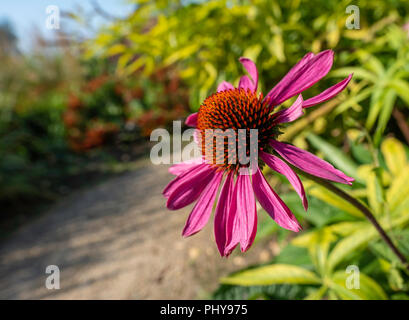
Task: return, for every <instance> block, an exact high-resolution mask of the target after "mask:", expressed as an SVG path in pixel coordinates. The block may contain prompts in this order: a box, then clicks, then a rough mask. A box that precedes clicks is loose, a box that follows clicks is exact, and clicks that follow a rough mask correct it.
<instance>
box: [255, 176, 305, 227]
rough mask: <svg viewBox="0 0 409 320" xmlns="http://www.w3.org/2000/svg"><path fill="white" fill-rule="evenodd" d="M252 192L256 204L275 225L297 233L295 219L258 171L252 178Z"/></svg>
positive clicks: (297, 224) (297, 225)
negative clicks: (258, 203) (254, 195)
mask: <svg viewBox="0 0 409 320" xmlns="http://www.w3.org/2000/svg"><path fill="white" fill-rule="evenodd" d="M252 180H253V190H254V193H255V194H256V197H257V200H258V202H260V204H261V206H262V207H263V208H264V210H266V211H267V213H268V214H269V215H270V216H271V218H273V220H274V221H275V222H277V224H278V225H279V226H281V227H283V228H285V229H288V230H292V231H295V232H298V231H299V230H300V229H301V226H300V224H299V223H298V221H297V219H296V218H295V216H294V215H293V213H292V212H291V210H290V209H289V208H288V207H287V205H286V204H285V203H284V201H283V200H281V198H280V197H279V196H278V195H277V194H276V193H275V192H274V190H273V189H272V188H271V186H270V185H269V184H268V182H267V181H266V179H265V178H264V176H263V174H262V173H261V171H260V169H257V172H256V173H255V174H254V175H253V176H252Z"/></svg>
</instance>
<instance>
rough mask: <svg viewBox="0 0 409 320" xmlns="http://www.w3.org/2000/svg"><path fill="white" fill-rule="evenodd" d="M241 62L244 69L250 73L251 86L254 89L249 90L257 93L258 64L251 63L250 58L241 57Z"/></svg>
mask: <svg viewBox="0 0 409 320" xmlns="http://www.w3.org/2000/svg"><path fill="white" fill-rule="evenodd" d="M239 61H240V62H241V64H242V65H243V67H244V68H245V69H246V70H247V72H248V73H249V75H250V77H251V80H252V81H251V84H252V87H250V88H249V89H250V90H252V91H254V92H255V91H257V86H258V71H257V67H256V64H255V63H254V62H253V61H251V60H250V59H248V58H244V57H241V58H240V59H239Z"/></svg>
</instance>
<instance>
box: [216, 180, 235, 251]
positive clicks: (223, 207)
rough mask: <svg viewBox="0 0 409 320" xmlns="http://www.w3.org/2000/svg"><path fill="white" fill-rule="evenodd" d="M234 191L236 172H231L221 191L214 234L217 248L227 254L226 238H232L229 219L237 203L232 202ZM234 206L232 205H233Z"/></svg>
mask: <svg viewBox="0 0 409 320" xmlns="http://www.w3.org/2000/svg"><path fill="white" fill-rule="evenodd" d="M233 192H234V174H233V172H230V173H229V174H228V175H227V177H226V180H225V181H224V183H223V186H222V189H221V191H220V196H219V201H218V202H217V206H216V212H215V216H214V235H215V238H216V244H217V248H218V249H219V252H220V255H221V256H223V257H224V256H225V248H226V240H227V238H229V239H231V238H232V237H231V234H229V235H228V234H227V220H228V217H229V212H230V210H231V211H234V210H235V203H234V202H233V203H232V198H233ZM232 204H233V206H232V207H231V205H232Z"/></svg>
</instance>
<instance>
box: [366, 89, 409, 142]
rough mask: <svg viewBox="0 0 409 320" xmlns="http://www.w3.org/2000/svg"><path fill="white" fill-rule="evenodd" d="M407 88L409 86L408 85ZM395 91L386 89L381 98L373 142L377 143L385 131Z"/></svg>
mask: <svg viewBox="0 0 409 320" xmlns="http://www.w3.org/2000/svg"><path fill="white" fill-rule="evenodd" d="M408 88H409V87H408ZM395 101H396V93H395V92H394V91H393V90H390V89H387V90H386V93H385V96H384V98H383V99H382V104H383V106H382V110H381V112H380V115H379V119H378V125H377V127H376V131H375V136H374V144H375V145H376V146H378V145H379V143H380V141H381V138H382V134H383V132H384V131H385V128H386V125H387V124H388V122H389V119H390V117H391V115H392V110H393V107H394V106H395Z"/></svg>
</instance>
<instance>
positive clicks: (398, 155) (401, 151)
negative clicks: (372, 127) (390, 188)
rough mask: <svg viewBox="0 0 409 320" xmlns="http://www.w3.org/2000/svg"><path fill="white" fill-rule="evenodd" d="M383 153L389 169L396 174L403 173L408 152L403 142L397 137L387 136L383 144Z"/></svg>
mask: <svg viewBox="0 0 409 320" xmlns="http://www.w3.org/2000/svg"><path fill="white" fill-rule="evenodd" d="M381 151H382V155H383V157H384V159H385V162H386V165H387V166H388V169H389V171H390V172H392V174H393V175H394V176H398V175H400V174H401V173H402V168H404V167H405V166H406V164H407V159H406V152H405V148H404V147H403V145H402V143H401V142H400V141H399V140H398V139H395V138H387V139H385V140H384V141H383V142H382V145H381Z"/></svg>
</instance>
